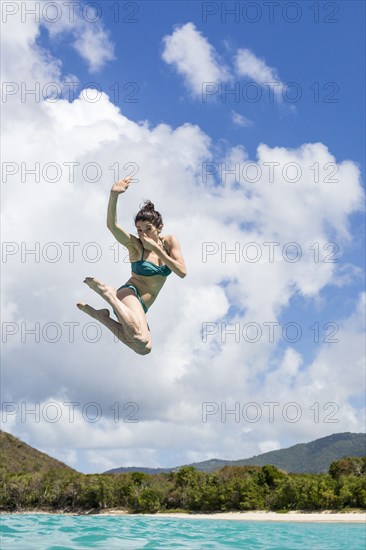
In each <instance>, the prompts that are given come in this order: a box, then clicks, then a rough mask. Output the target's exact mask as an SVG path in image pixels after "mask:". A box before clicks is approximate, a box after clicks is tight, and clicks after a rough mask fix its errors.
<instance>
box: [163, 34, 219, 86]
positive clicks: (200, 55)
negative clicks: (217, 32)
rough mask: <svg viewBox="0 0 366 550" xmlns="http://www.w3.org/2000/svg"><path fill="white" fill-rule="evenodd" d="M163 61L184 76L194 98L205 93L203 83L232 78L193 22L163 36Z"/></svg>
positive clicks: (215, 82)
mask: <svg viewBox="0 0 366 550" xmlns="http://www.w3.org/2000/svg"><path fill="white" fill-rule="evenodd" d="M163 40H164V51H163V53H162V59H163V60H164V61H165V62H166V63H168V64H169V65H173V66H174V67H175V69H176V70H177V72H178V73H179V74H181V75H182V76H183V77H184V79H185V82H186V85H187V87H188V88H189V90H190V91H191V93H192V94H193V95H194V96H200V95H201V94H202V86H203V84H204V83H214V84H218V83H220V82H222V81H225V80H228V79H229V78H230V73H229V69H228V68H227V67H225V65H224V64H223V63H222V61H221V60H220V59H219V56H218V54H217V52H216V51H215V49H214V47H213V46H212V45H211V44H210V43H209V42H208V40H207V38H205V37H204V36H203V35H202V33H200V32H199V31H198V30H197V29H196V27H195V25H194V24H193V23H186V24H185V25H182V26H181V27H178V26H177V27H176V28H175V30H174V32H173V33H172V34H171V35H168V36H165V37H164V39H163Z"/></svg>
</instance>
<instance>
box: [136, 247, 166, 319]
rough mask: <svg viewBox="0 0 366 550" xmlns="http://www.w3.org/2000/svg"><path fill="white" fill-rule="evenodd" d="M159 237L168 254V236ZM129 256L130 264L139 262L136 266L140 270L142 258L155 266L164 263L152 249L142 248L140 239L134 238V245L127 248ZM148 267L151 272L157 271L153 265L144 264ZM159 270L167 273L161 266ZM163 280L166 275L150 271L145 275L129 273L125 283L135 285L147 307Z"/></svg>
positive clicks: (155, 295) (153, 299) (154, 297)
mask: <svg viewBox="0 0 366 550" xmlns="http://www.w3.org/2000/svg"><path fill="white" fill-rule="evenodd" d="M160 238H161V241H162V243H163V245H164V248H165V251H166V252H167V254H169V250H170V246H169V237H160ZM129 256H130V262H131V264H132V263H133V262H139V263H138V264H137V266H138V267H140V270H142V269H141V260H143V262H150V263H151V264H154V265H155V266H160V267H161V266H164V265H165V264H164V263H163V262H162V261H161V259H160V258H159V257H158V255H157V254H156V253H155V252H153V251H152V250H147V249H146V248H143V245H142V242H141V240H140V239H136V240H135V246H133V247H132V248H130V249H129ZM142 267H143V264H142ZM149 267H150V271H151V272H154V271H158V270H154V266H150V265H149V264H145V268H149ZM147 271H149V269H147ZM161 271H162V272H163V273H168V270H166V269H165V268H163V270H161ZM169 271H170V270H169ZM165 281H166V276H164V275H162V274H152V273H151V275H149V276H146V275H141V274H139V273H131V277H130V278H129V279H128V281H127V283H126V284H133V285H135V286H136V288H137V290H138V291H139V292H140V294H141V297H142V299H143V300H144V302H145V304H146V305H147V307H148V308H149V307H150V306H151V305H152V304H153V303H154V301H155V299H156V297H157V295H158V294H159V292H160V290H161V289H162V287H163V285H164V284H165Z"/></svg>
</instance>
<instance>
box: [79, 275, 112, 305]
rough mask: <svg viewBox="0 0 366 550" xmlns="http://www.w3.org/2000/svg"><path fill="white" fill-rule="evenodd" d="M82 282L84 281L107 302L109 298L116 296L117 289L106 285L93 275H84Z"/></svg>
mask: <svg viewBox="0 0 366 550" xmlns="http://www.w3.org/2000/svg"><path fill="white" fill-rule="evenodd" d="M83 282H84V283H86V284H87V285H88V286H89V287H90V288H91V289H92V290H94V291H95V292H97V293H98V294H99V296H101V297H102V298H104V299H105V300H107V302H109V300H110V298H116V296H117V290H116V289H115V288H113V287H112V286H109V285H106V284H105V283H103V282H102V281H99V280H98V279H95V278H94V277H85V279H84V281H83Z"/></svg>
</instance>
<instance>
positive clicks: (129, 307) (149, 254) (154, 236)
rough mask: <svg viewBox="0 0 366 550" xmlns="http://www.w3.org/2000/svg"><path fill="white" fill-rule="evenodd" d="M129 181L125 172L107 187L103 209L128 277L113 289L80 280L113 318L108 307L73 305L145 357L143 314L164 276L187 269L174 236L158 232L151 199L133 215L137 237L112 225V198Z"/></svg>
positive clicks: (148, 335)
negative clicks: (125, 257) (125, 256)
mask: <svg viewBox="0 0 366 550" xmlns="http://www.w3.org/2000/svg"><path fill="white" fill-rule="evenodd" d="M131 179H132V176H129V177H127V178H125V179H122V180H120V181H118V182H117V183H115V184H114V185H113V186H112V189H111V192H110V196H109V203H108V213H107V227H108V229H109V230H110V231H111V232H112V234H113V235H114V237H115V238H116V240H117V241H118V242H119V243H121V244H122V245H123V246H125V247H126V248H127V249H128V251H129V256H130V262H131V269H132V274H131V277H130V278H129V279H128V281H127V283H126V284H124V285H122V286H121V287H119V288H118V290H116V289H115V288H113V287H111V286H108V285H106V284H104V283H102V282H101V281H98V279H94V277H86V278H85V279H84V283H86V284H87V285H88V286H89V287H90V288H91V289H92V290H94V291H95V292H97V293H98V294H99V295H100V296H101V297H102V298H104V300H106V302H108V304H109V305H110V306H111V307H112V309H113V311H114V313H115V315H116V317H117V319H118V322H117V321H114V320H113V319H111V317H110V316H109V309H99V310H97V309H94V308H93V307H91V306H89V305H88V304H83V303H78V304H77V307H78V308H79V309H81V311H84V312H85V313H87V314H88V315H90V316H91V317H93V319H97V320H98V321H100V322H101V323H102V324H103V325H105V326H106V327H107V328H109V330H111V331H112V332H113V334H115V335H116V336H117V338H119V340H121V341H122V342H123V343H124V344H126V345H127V346H128V347H129V348H131V349H132V350H133V351H135V352H136V353H138V354H139V355H146V354H147V353H150V351H151V348H152V339H151V333H150V328H149V325H148V324H147V321H146V313H147V311H148V309H149V308H150V307H151V305H152V304H153V303H154V302H155V300H156V297H157V295H158V294H159V292H160V290H161V288H162V287H163V285H164V283H165V281H166V278H167V277H168V275H170V273H171V272H172V271H173V272H174V273H175V274H176V275H178V277H181V278H183V277H185V276H186V274H187V271H186V266H185V264H184V259H183V256H182V253H181V250H180V246H179V242H178V240H177V239H176V238H175V237H174V236H173V235H165V236H163V235H160V233H161V230H162V228H163V220H162V218H161V215H160V214H159V212H157V211H156V210H155V208H154V205H153V203H152V202H150V201H146V202H145V204H144V206H143V207H142V208H141V210H140V211H139V212H138V213H137V215H136V216H135V226H136V229H137V233H138V238H137V237H135V236H134V235H132V234H131V233H127V231H125V230H124V229H122V227H120V226H119V225H118V224H117V215H116V207H117V200H118V196H119V195H120V194H121V193H124V192H125V191H126V190H127V189H128V186H129V184H130V183H131Z"/></svg>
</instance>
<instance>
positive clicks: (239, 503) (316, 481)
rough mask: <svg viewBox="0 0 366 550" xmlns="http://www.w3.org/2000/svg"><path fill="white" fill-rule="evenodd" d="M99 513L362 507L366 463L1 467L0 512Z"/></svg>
mask: <svg viewBox="0 0 366 550" xmlns="http://www.w3.org/2000/svg"><path fill="white" fill-rule="evenodd" d="M95 508H98V509H102V508H122V509H125V510H126V511H128V512H131V513H156V512H164V511H166V512H169V511H177V510H179V511H191V512H228V511H246V510H273V511H279V510H280V511H290V510H306V511H310V510H313V511H317V510H318V511H320V510H347V509H351V508H361V509H365V508H366V458H360V457H351V458H343V459H341V460H337V461H335V462H332V464H331V465H330V468H329V471H328V473H322V474H292V473H290V474H288V473H286V472H283V471H281V470H279V469H278V468H276V467H275V466H271V465H267V466H263V467H260V466H225V467H224V468H222V469H221V470H219V471H215V472H210V473H205V472H202V471H199V470H196V469H195V468H194V467H192V466H183V467H181V468H180V469H179V470H178V471H177V472H170V473H161V474H154V475H149V474H145V473H142V472H132V473H122V474H81V473H78V472H74V471H70V470H67V469H65V470H62V469H61V470H60V469H51V470H49V471H48V472H46V473H41V472H35V473H27V474H26V473H19V474H9V473H7V472H6V471H5V469H4V468H1V469H0V510H2V511H19V510H23V511H24V510H34V509H38V510H45V511H50V512H51V511H52V512H57V511H60V512H61V511H63V512H65V511H87V510H90V509H95Z"/></svg>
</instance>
